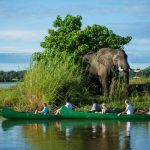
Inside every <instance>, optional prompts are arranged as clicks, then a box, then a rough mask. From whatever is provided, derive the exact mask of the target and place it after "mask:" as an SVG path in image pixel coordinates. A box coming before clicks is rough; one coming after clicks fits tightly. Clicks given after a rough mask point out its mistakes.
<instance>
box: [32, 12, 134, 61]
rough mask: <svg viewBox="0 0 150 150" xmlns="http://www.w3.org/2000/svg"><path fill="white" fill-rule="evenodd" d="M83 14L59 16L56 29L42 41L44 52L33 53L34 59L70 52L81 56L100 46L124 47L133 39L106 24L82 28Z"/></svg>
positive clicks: (76, 56) (49, 32)
mask: <svg viewBox="0 0 150 150" xmlns="http://www.w3.org/2000/svg"><path fill="white" fill-rule="evenodd" d="M81 20H82V17H81V16H72V15H67V16H66V17H65V18H64V19H62V18H61V17H60V16H57V18H56V20H55V21H54V22H53V26H54V28H55V29H49V30H48V36H45V40H44V42H41V47H43V48H44V51H43V52H38V53H34V54H33V61H39V60H46V58H49V57H50V56H54V55H56V54H57V55H58V54H59V55H62V54H64V53H65V54H66V53H68V54H69V55H72V56H73V58H75V59H78V58H81V57H82V56H83V55H84V54H86V53H87V52H89V51H98V50H99V49H100V48H104V47H110V48H123V46H124V45H125V44H128V43H129V42H130V41H131V39H132V38H131V36H127V37H122V36H119V35H116V34H115V33H113V31H112V30H109V29H108V28H106V27H105V26H100V25H96V24H94V25H92V26H87V27H86V28H85V29H83V30H82V29H81V26H82V22H81Z"/></svg>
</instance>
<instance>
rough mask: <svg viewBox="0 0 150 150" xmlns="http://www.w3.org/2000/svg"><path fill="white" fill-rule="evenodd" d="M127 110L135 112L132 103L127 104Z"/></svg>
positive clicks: (128, 112)
mask: <svg viewBox="0 0 150 150" xmlns="http://www.w3.org/2000/svg"><path fill="white" fill-rule="evenodd" d="M126 110H127V114H133V107H132V105H131V104H127V107H126Z"/></svg>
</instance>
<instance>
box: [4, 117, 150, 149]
mask: <svg viewBox="0 0 150 150" xmlns="http://www.w3.org/2000/svg"><path fill="white" fill-rule="evenodd" d="M141 124H143V123H142V122H125V121H113V120H111V121H110V120H106V121H96V120H55V121H38V120H36V121H35V120H34V121H25V120H19V121H18V120H15V121H11V120H5V121H3V122H2V129H3V131H4V132H6V133H9V131H14V132H16V130H15V129H16V127H20V128H19V130H21V135H20V139H23V141H24V144H27V145H28V146H29V147H30V148H29V149H31V150H32V149H34V150H40V149H50V150H60V149H61V150H66V149H68V150H75V149H78V150H80V149H87V150H91V149H93V145H95V147H94V149H95V150H99V149H105V150H109V149H111V150H116V149H120V150H126V149H131V148H133V147H135V145H132V144H133V140H134V138H135V135H136V132H135V129H136V128H137V127H141ZM146 125H147V128H145V126H146ZM133 129H134V130H133ZM143 129H144V130H145V129H147V132H148V131H149V133H150V130H148V129H149V122H144V128H143ZM133 131H134V132H133ZM137 139H138V138H137Z"/></svg>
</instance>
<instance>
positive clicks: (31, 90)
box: [20, 55, 87, 106]
mask: <svg viewBox="0 0 150 150" xmlns="http://www.w3.org/2000/svg"><path fill="white" fill-rule="evenodd" d="M81 74H82V69H81V68H80V66H79V65H77V64H74V62H73V61H72V59H71V57H69V56H67V55H65V56H61V57H60V56H59V57H58V56H55V57H53V58H51V59H49V61H48V63H45V61H40V62H38V63H37V64H35V65H34V66H33V67H32V68H30V69H29V70H28V71H27V73H26V75H25V77H24V81H23V83H22V86H21V87H22V88H21V91H20V92H21V93H22V98H23V99H26V100H28V101H29V103H30V104H31V106H35V105H39V104H41V103H42V102H53V101H54V100H56V99H59V100H61V101H64V100H65V99H66V98H67V97H68V96H69V95H75V94H76V93H81V94H82V95H84V94H86V93H87V90H86V88H85V87H84V84H83V83H82V75H81Z"/></svg>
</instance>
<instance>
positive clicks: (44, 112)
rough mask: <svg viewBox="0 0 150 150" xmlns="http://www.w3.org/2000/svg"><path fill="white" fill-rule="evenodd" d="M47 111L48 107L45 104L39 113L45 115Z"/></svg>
mask: <svg viewBox="0 0 150 150" xmlns="http://www.w3.org/2000/svg"><path fill="white" fill-rule="evenodd" d="M48 112H49V109H48V107H47V106H45V107H44V108H43V110H42V111H41V114H44V115H46V114H47V113H48Z"/></svg>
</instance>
